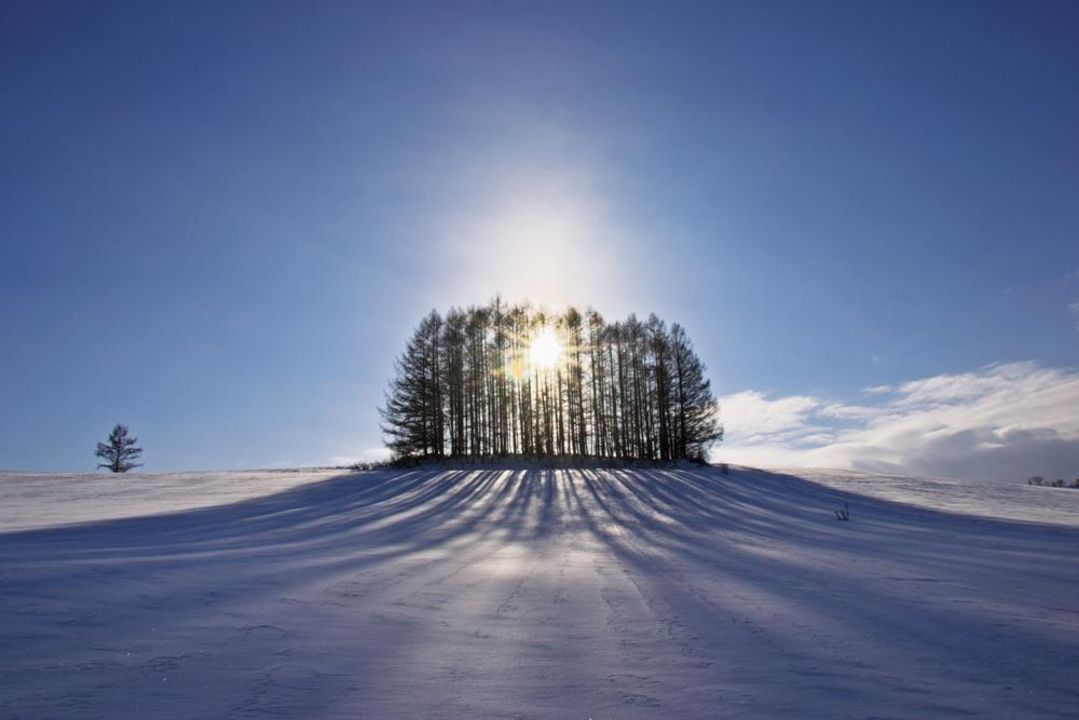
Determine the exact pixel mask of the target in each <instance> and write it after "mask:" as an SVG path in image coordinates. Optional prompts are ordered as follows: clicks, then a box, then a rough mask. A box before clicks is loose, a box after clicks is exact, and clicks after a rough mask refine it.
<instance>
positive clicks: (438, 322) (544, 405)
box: [380, 298, 723, 460]
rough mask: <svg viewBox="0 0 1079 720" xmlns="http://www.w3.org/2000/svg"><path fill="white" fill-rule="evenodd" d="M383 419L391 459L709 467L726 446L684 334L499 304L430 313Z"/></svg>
mask: <svg viewBox="0 0 1079 720" xmlns="http://www.w3.org/2000/svg"><path fill="white" fill-rule="evenodd" d="M395 371H396V374H395V377H394V378H393V379H392V380H391V382H390V386H389V389H388V391H387V393H386V401H385V404H384V406H383V407H382V408H381V409H380V412H381V415H382V420H383V423H382V429H383V432H384V434H385V437H386V442H387V445H388V446H389V448H390V450H391V451H392V453H393V455H394V457H395V458H396V459H416V458H427V459H432V458H433V459H442V458H447V457H450V458H465V457H471V458H481V457H498V456H547V457H555V456H575V457H582V458H583V457H597V458H617V459H652V460H678V459H682V458H688V459H693V460H704V459H706V457H707V451H708V447H709V446H710V445H711V444H712V443H714V442H716V441H718V440H721V439H722V437H723V429H722V427H721V426H720V425H719V423H718V408H717V406H716V402H715V398H714V397H713V394H712V391H711V386H710V383H709V381H708V379H707V378H706V377H705V366H704V364H703V363H702V362H701V360H700V359H699V358H698V357H697V354H696V353H695V352H694V350H693V345H692V344H691V343H690V340H689V338H688V336H687V335H686V332H685V330H684V329H683V328H682V327H681V326H680V325H677V324H673V325H671V326H670V327H668V326H667V324H666V323H665V322H664V321H662V320H660V319H659V318H658V317H656V316H655V315H651V316H650V317H649V318H648V320H646V321H643V322H642V321H640V320H638V319H637V318H636V317H635V316H633V315H630V316H629V317H628V318H627V319H626V320H624V321H621V322H614V323H608V322H606V321H605V320H604V319H603V317H602V316H601V315H600V314H599V313H598V312H595V311H594V310H591V309H589V310H587V311H586V312H585V313H583V314H582V313H581V312H579V311H578V310H577V309H576V308H572V307H571V308H568V309H567V310H566V311H565V312H562V313H560V314H553V313H549V312H547V311H545V310H543V309H538V308H535V307H533V306H531V305H528V304H518V305H507V304H506V303H504V302H503V301H502V300H501V299H500V298H495V299H494V300H492V301H491V302H490V303H488V304H487V305H485V306H481V307H470V308H468V309H467V310H466V309H459V308H452V309H450V310H449V312H447V313H446V314H445V316H442V315H440V314H439V313H438V312H437V311H431V313H430V314H429V315H427V317H425V318H423V320H422V321H421V322H420V324H419V326H418V327H417V328H416V330H415V332H414V333H413V335H412V337H411V339H410V340H409V341H408V344H407V346H406V348H405V350H404V352H403V353H402V354H401V356H400V357H399V358H398V359H397V361H396V363H395Z"/></svg>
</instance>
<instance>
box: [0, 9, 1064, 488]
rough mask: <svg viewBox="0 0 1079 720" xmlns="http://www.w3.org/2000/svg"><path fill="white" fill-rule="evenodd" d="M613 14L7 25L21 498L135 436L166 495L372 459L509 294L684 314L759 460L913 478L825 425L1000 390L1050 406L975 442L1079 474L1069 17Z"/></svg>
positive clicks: (845, 12) (1033, 12)
mask: <svg viewBox="0 0 1079 720" xmlns="http://www.w3.org/2000/svg"><path fill="white" fill-rule="evenodd" d="M584 5H585V4H583V3H565V4H559V3H542V4H539V3H431V4H422V3H396V2H395V3H392V4H391V3H386V4H376V3H366V4H360V3H322V4H312V3H298V2H297V3H249V4H245V3H239V2H236V3H164V2H162V3H150V2H138V3H127V4H124V3H119V4H110V3H93V4H91V3H74V2H72V3H41V2H27V3H19V2H8V3H4V4H3V6H2V7H0V83H2V91H3V97H4V102H3V103H2V104H0V158H2V160H3V162H0V243H2V245H0V248H2V258H0V259H2V262H0V302H2V305H3V308H4V310H3V313H2V314H0V336H2V337H3V339H4V349H3V352H2V353H0V390H2V403H0V423H2V425H0V430H2V431H0V467H5V468H18V469H41V470H44V469H71V470H75V469H83V468H89V467H92V466H93V464H94V458H93V457H92V448H93V445H94V443H95V442H96V441H97V440H99V439H101V438H103V437H104V436H105V435H106V434H107V432H108V430H109V428H110V427H111V425H112V424H113V423H114V422H117V421H122V422H125V423H127V424H129V425H130V426H131V427H132V429H133V430H134V431H135V433H136V434H137V435H139V436H140V437H141V438H142V440H143V444H144V446H145V447H146V469H147V470H167V469H181V468H191V469H197V468H233V467H265V466H272V465H276V464H298V463H302V464H309V463H324V462H329V461H331V460H332V459H334V458H346V457H361V456H364V455H365V454H368V453H369V452H370V451H371V449H373V448H377V447H379V445H380V444H381V443H380V436H379V432H378V427H377V415H376V412H375V407H376V405H377V404H378V403H379V402H380V400H381V396H382V390H383V388H384V386H385V383H386V380H387V378H388V377H389V375H390V373H391V369H392V359H393V357H394V356H395V355H396V354H397V353H398V352H399V351H400V349H401V348H402V347H403V344H404V341H405V339H406V338H407V336H408V334H409V333H410V331H411V329H412V328H413V326H414V324H415V323H416V321H417V320H418V319H419V318H420V316H421V315H422V314H424V313H425V312H426V311H427V310H429V309H430V308H432V307H438V308H440V309H444V308H446V307H448V306H449V305H452V304H469V303H476V302H482V301H484V300H486V299H487V298H489V297H490V296H491V295H493V294H494V293H496V292H501V293H502V294H503V295H504V296H505V297H507V298H508V299H511V300H515V299H520V298H524V297H526V296H527V297H529V298H531V299H533V300H536V301H540V302H545V303H547V304H548V305H550V306H553V307H560V306H562V305H564V304H565V303H567V302H574V303H579V304H582V305H585V304H592V305H594V306H595V307H596V308H597V309H599V310H600V311H602V312H603V313H604V314H606V315H608V316H612V317H614V316H622V315H625V314H626V313H628V312H631V311H635V312H637V313H639V314H647V313H648V312H651V311H655V312H657V313H658V314H660V315H661V316H663V317H665V318H667V319H669V320H675V321H679V322H681V323H683V324H684V325H685V326H686V327H687V329H688V330H689V332H690V335H691V337H692V338H693V339H694V341H695V342H696V344H697V346H698V350H699V351H700V354H701V355H702V357H703V359H704V360H705V361H706V362H707V364H708V366H709V368H710V373H711V377H712V380H713V384H714V387H715V389H716V390H717V393H718V394H719V395H721V396H723V397H724V400H725V401H727V400H728V399H732V400H730V402H727V403H726V404H729V405H730V411H729V412H728V413H726V414H725V420H726V422H727V425H728V428H729V432H730V442H729V443H728V447H727V450H726V451H729V453H730V457H732V458H734V459H738V458H741V457H744V458H746V459H747V460H753V461H755V462H765V463H767V462H779V461H790V462H795V463H797V462H802V461H808V460H812V459H813V458H809V457H807V456H806V453H805V451H807V450H808V451H814V452H816V451H819V450H820V449H821V448H824V449H825V450H829V449H830V451H829V452H825V453H824V457H825V459H826V460H827V461H828V462H830V463H833V464H859V463H860V464H861V465H862V466H866V467H869V466H871V465H872V466H873V467H880V468H886V467H892V466H894V467H897V468H911V467H914V466H913V465H912V460H911V459H912V458H913V457H914V456H915V455H918V454H919V453H922V452H923V451H925V449H926V447H925V446H924V444H922V445H919V444H918V443H914V444H913V445H901V446H900V445H896V444H895V443H893V444H887V443H885V441H884V440H881V439H880V438H881V437H884V435H887V433H884V434H878V435H874V436H873V439H872V440H870V441H865V442H863V443H862V445H861V446H859V449H858V453H847V454H845V455H844V454H842V453H839V454H837V453H838V451H837V450H836V449H835V448H836V447H837V446H843V447H846V446H847V445H849V444H850V442H851V438H850V436H849V435H844V434H843V433H844V432H851V429H850V428H849V427H840V428H838V429H837V427H836V425H835V422H836V421H838V420H840V419H841V420H842V421H843V422H855V423H861V424H860V425H858V427H857V428H855V430H856V431H858V432H862V431H866V430H867V428H868V430H872V429H874V428H876V429H880V426H879V423H883V422H893V423H894V422H896V420H895V417H896V414H897V413H900V414H902V408H903V407H907V408H908V410H909V406H910V402H907V401H910V397H911V396H910V392H913V391H912V390H911V389H910V388H911V387H912V386H909V385H908V384H909V383H916V382H920V381H926V380H931V379H933V378H938V379H941V378H942V379H941V380H938V381H937V383H936V384H931V385H930V386H931V387H934V388H940V387H951V386H950V385H948V383H949V382H951V381H955V382H959V383H961V384H962V382H964V381H963V379H964V378H973V379H974V380H973V381H972V382H973V385H969V387H976V388H980V390H979V391H978V392H983V391H985V384H984V383H983V382H982V381H986V382H990V381H992V382H996V383H998V385H999V392H1000V393H1004V395H1001V396H1000V397H1005V396H1006V394H1007V393H1008V392H1014V391H1015V388H1016V387H1025V386H1024V385H1023V383H1034V384H1035V385H1036V386H1037V388H1038V390H1037V392H1039V393H1045V394H1046V396H1045V402H1044V403H1042V404H1039V405H1037V406H1035V407H1032V408H1028V409H1027V410H1025V411H1024V412H1023V413H1020V414H1014V413H1013V414H1009V413H1010V412H1011V411H1010V410H1008V411H1002V412H1003V414H1000V413H998V414H997V415H992V413H989V415H991V416H992V417H991V418H990V419H986V417H988V416H986V417H983V416H978V417H976V418H972V417H965V418H964V419H962V420H958V419H954V420H949V421H947V423H951V424H950V425H949V424H947V423H946V425H947V427H950V428H952V429H953V430H954V431H955V433H956V434H961V433H968V432H973V433H974V434H975V436H977V437H982V436H981V435H978V433H983V434H984V433H986V432H988V433H990V435H987V436H985V437H990V436H992V437H998V436H999V437H1000V438H1004V439H1002V440H1001V443H1002V444H1003V445H1004V446H1006V448H1013V445H1009V443H1011V442H1012V441H1010V440H1007V438H1009V437H1013V436H1014V437H1015V438H1018V437H1020V436H1019V435H1014V433H1015V432H1019V431H1021V432H1022V433H1028V434H1029V433H1030V432H1033V433H1034V434H1035V435H1036V436H1037V437H1039V438H1041V441H1045V440H1049V441H1052V442H1055V443H1057V445H1059V447H1057V445H1054V448H1055V449H1054V450H1053V452H1052V457H1053V458H1058V459H1055V460H1053V462H1052V463H1049V464H1050V465H1051V466H1052V468H1054V469H1055V468H1057V467H1060V468H1061V470H1060V472H1065V471H1066V470H1065V469H1064V468H1067V467H1070V466H1071V465H1075V466H1077V467H1079V426H1077V423H1079V421H1075V420H1073V419H1070V418H1071V415H1074V413H1068V412H1063V411H1061V412H1056V411H1055V410H1054V411H1053V412H1046V410H1045V408H1046V407H1051V408H1065V407H1075V406H1076V405H1075V404H1074V403H1075V402H1077V401H1079V391H1077V390H1076V387H1077V383H1076V382H1075V380H1076V374H1075V373H1076V371H1075V367H1076V365H1077V364H1079V325H1077V323H1079V306H1075V303H1076V302H1079V202H1076V198H1077V197H1079V140H1077V139H1076V138H1077V135H1076V132H1075V128H1077V127H1079V82H1076V78H1079V42H1077V41H1076V30H1075V28H1076V27H1079V7H1077V6H1076V5H1075V4H1074V3H1070V2H1060V3H1051V2H1043V3H1026V4H1017V3H988V2H970V3H959V2H956V3H947V4H939V3H898V2H896V3H880V2H871V3H854V2H849V3H848V2H841V3H805V2H791V3H786V2H744V3H720V2H707V3H651V2H649V3H639V4H634V3H629V2H617V3H592V4H587V6H584ZM1001 368H1005V369H1004V370H1001ZM1016 373H1018V375H1017V374H1016ZM1045 373H1050V375H1046V374H1045ZM1054 373H1055V374H1054ZM956 378H958V380H956ZM987 378H988V379H989V380H986V379H987ZM1039 383H1040V384H1039ZM990 384H992V383H991V382H990ZM882 387H887V388H890V389H891V394H888V393H885V392H883V391H878V392H870V393H867V392H866V390H865V389H866V388H882ZM918 387H921V386H918ZM964 387H968V385H964ZM904 388H906V389H904ZM985 392H988V391H985ZM918 397H919V398H921V399H922V400H925V397H924V396H923V395H918ZM978 397H982V396H978ZM992 397H993V398H996V397H997V396H996V395H994V396H992ZM1039 397H1041V396H1039ZM799 398H801V399H806V398H808V399H810V400H811V401H812V402H813V403H816V405H811V406H806V405H805V404H804V403H802V405H801V406H799V405H798V403H799V400H798V399H799ZM957 398H959V399H957ZM792 399H793V400H792ZM905 399H906V400H905ZM904 402H907V405H906V406H904ZM933 402H936V403H937V404H938V405H939V404H940V403H941V402H949V403H953V404H956V405H957V406H959V407H960V408H970V407H973V406H975V405H977V403H976V402H974V401H972V400H971V398H969V397H967V396H964V395H963V394H962V393H959V395H956V394H955V393H952V394H951V395H948V396H947V397H946V398H943V399H942V398H937V399H936V400H933ZM776 403H778V404H776ZM792 403H793V405H792ZM998 404H999V405H1000V406H1001V407H1006V408H1007V407H1013V406H1014V403H1007V402H1001V403H998ZM792 407H802V408H806V407H808V408H809V409H805V410H804V411H799V412H795V413H794V414H793V415H791V414H790V413H789V412H788V411H789V410H790V409H791V408H792ZM828 407H832V408H874V409H875V412H877V413H878V414H877V415H872V412H871V411H869V410H866V411H865V412H863V413H862V414H861V415H859V416H858V417H857V418H854V415H858V411H856V410H849V411H848V410H844V411H836V412H839V414H843V413H844V412H846V413H847V415H846V416H844V417H843V418H838V419H837V418H836V417H832V416H828V417H829V418H830V421H829V422H825V423H823V426H824V429H825V430H826V432H823V433H820V432H817V430H820V429H821V426H822V421H823V418H824V416H823V415H821V413H822V412H823V410H822V409H823V408H828ZM934 407H935V406H934ZM994 407H997V405H994ZM834 414H835V413H833V415H834ZM934 417H935V416H934ZM777 418H778V419H777ZM881 418H886V420H882V419H881ZM1049 418H1055V419H1052V420H1050V419H1049ZM902 419H906V420H909V417H908V416H903V418H901V420H902ZM937 422H940V421H939V419H936V420H933V421H932V422H929V424H928V425H927V426H926V428H925V429H923V430H922V431H918V432H922V435H925V433H932V432H937V431H938V430H939V428H937V425H935V424H933V423H937ZM791 423H793V425H791ZM739 426H741V427H742V428H748V427H753V428H755V429H756V430H760V432H758V433H756V434H750V433H746V432H742V433H741V435H740V434H739V430H738V428H739ZM888 427H890V428H892V429H894V427H893V426H888ZM761 428H764V429H763V430H762V429H761ZM935 428H936V429H935ZM1017 428H1018V430H1017ZM792 429H793V430H792ZM792 432H794V434H793V435H792V434H791V433H792ZM799 433H800V434H799ZM829 433H831V434H830V435H829ZM992 433H997V435H992ZM1008 433H1012V435H1008ZM1038 433H1041V435H1038ZM1046 433H1049V435H1046ZM859 437H860V436H859ZM889 437H890V436H889ZM964 437H965V436H964ZM1022 437H1024V438H1025V437H1027V436H1026V435H1023V436H1022ZM807 438H809V439H808V440H807ZM1028 439H1029V438H1028ZM983 440H984V438H983ZM983 440H979V441H978V442H976V443H974V444H973V445H970V446H969V447H968V446H967V445H963V444H962V443H960V445H959V446H957V447H958V449H955V448H953V450H952V451H954V452H959V453H964V452H965V453H967V455H970V454H971V453H974V454H975V455H977V454H978V453H979V452H981V451H980V450H978V449H977V448H979V447H981V444H984V442H983ZM985 442H989V444H990V445H991V444H992V442H993V441H985ZM1015 442H1019V440H1015ZM1024 442H1025V441H1024ZM1039 442H1040V441H1039ZM882 443H883V444H882ZM979 443H981V444H979ZM949 447H951V445H949ZM964 447H966V448H967V449H965V450H964V449H963V448H964ZM747 448H748V450H751V452H748V451H747ZM874 448H876V450H874ZM972 448H973V449H972ZM1031 448H1034V449H1031ZM1013 449H1015V451H1016V452H1017V453H1019V456H1018V457H1020V458H1021V459H1022V460H1023V461H1022V462H1019V461H1016V462H1015V463H1014V464H1015V467H1017V468H1018V467H1026V466H1028V465H1031V466H1032V465H1037V464H1038V461H1039V460H1040V458H1041V457H1042V456H1045V457H1048V456H1049V455H1048V454H1046V451H1045V449H1044V447H1042V445H1036V446H1034V445H1031V446H1029V447H1028V445H1023V446H1022V447H1020V446H1019V445H1014V448H1013ZM747 452H748V454H746V453H747ZM740 453H741V454H740ZM874 453H876V454H874ZM818 455H820V453H818ZM979 457H981V456H979ZM867 458H868V459H867ZM953 459H954V458H953ZM1013 459H1014V458H1013ZM856 460H857V462H856ZM990 460H991V461H992V463H997V460H992V459H991V458H990V457H989V456H985V462H990ZM1028 460H1029V462H1028ZM882 463H883V464H882ZM1024 463H1025V464H1024ZM1069 463H1070V465H1069ZM968 464H969V463H968ZM960 466H961V467H960ZM956 467H960V469H958V470H956V469H955V468H956ZM981 467H984V463H983V464H982V465H979V464H978V463H977V462H974V463H973V464H972V465H970V468H973V469H970V468H968V467H967V465H963V464H962V463H960V464H959V465H955V464H953V465H949V464H947V463H943V464H940V465H939V467H938V466H936V465H928V466H925V467H923V466H917V467H916V469H918V470H919V471H924V472H942V473H948V472H952V473H960V474H961V473H968V474H969V473H975V474H976V473H977V472H979V468H981ZM1009 467H1010V466H1009ZM1038 469H1039V468H1037V467H1032V468H1031V473H1030V474H1034V472H1036V471H1037V470H1038ZM1052 471H1053V470H1046V471H1045V472H1047V473H1048V472H1052ZM1072 472H1073V474H1074V473H1075V472H1079V469H1077V470H1074V471H1072Z"/></svg>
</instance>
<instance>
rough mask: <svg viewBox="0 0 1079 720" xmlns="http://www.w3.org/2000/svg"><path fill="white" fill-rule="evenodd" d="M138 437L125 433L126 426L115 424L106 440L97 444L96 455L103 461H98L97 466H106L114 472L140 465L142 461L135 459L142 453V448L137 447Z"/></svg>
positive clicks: (124, 470)
mask: <svg viewBox="0 0 1079 720" xmlns="http://www.w3.org/2000/svg"><path fill="white" fill-rule="evenodd" d="M138 441H139V440H138V438H133V437H130V436H129V435H128V434H127V426H126V425H120V424H117V425H116V427H114V428H113V429H112V432H111V433H109V439H108V441H107V442H103V443H98V444H97V452H95V453H94V455H96V456H97V457H99V458H101V459H102V460H104V461H105V462H103V463H98V465H97V466H98V467H99V468H108V469H109V470H111V471H112V472H114V473H123V472H127V471H128V470H131V469H132V468H137V467H141V466H142V463H137V462H135V460H137V459H138V458H139V456H140V455H142V448H140V447H138V445H136V443H138Z"/></svg>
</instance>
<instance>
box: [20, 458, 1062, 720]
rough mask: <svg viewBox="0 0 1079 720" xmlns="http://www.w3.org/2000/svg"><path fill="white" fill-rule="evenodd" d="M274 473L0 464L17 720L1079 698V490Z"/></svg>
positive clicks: (502, 474) (969, 710) (970, 707)
mask: <svg viewBox="0 0 1079 720" xmlns="http://www.w3.org/2000/svg"><path fill="white" fill-rule="evenodd" d="M281 475H282V474H270V473H267V474H265V475H264V476H258V475H255V474H250V475H248V476H245V478H244V479H242V480H240V479H238V478H237V476H235V475H232V474H219V475H213V474H204V475H201V476H194V475H192V476H189V477H190V478H191V482H192V493H197V495H198V497H197V498H192V499H190V500H189V501H188V502H187V503H186V505H188V506H186V507H185V503H183V502H181V500H182V498H181V497H180V496H179V495H177V493H176V492H174V490H173V489H171V488H172V487H173V486H174V484H175V483H177V482H180V480H179V479H178V476H144V477H143V478H142V481H141V482H139V483H133V482H128V480H130V479H133V478H115V477H110V476H97V475H88V476H84V477H81V478H76V477H67V478H65V479H64V480H63V481H62V482H61V481H59V479H57V481H56V482H48V481H46V480H47V478H44V477H43V476H33V477H30V478H29V479H27V478H23V477H14V476H10V475H9V476H3V477H2V478H0V501H2V505H0V522H2V527H4V528H7V529H6V530H5V531H3V532H2V533H0V589H2V590H0V592H2V595H0V717H3V718H105V717H135V718H243V717H289V718H319V717H333V718H425V717H427V718H443V717H445V718H507V717H515V718H582V719H584V718H593V719H594V720H601V719H602V718H716V717H723V718H726V717H731V718H771V717H781V716H790V717H810V718H951V717H969V716H980V717H993V718H1009V717H1016V718H1041V717H1075V712H1076V708H1077V707H1079V683H1077V682H1076V678H1075V666H1076V660H1077V659H1079V556H1077V553H1076V548H1079V523H1077V521H1076V518H1075V516H1063V515H1062V516H1060V517H1056V518H1055V519H1056V520H1057V521H1058V522H1055V523H1051V522H1048V521H1047V520H1049V518H1048V516H1046V515H1045V514H1044V513H1040V511H1039V512H1038V513H1035V516H1033V517H1025V518H1024V519H1025V520H1036V521H1037V522H1026V521H1016V520H1002V519H994V518H989V517H985V516H982V515H969V514H967V515H965V514H959V513H952V512H942V511H939V510H932V509H927V508H922V507H916V506H915V505H916V504H918V503H914V504H897V503H893V502H890V501H887V500H883V499H879V498H872V497H867V496H865V495H856V494H853V493H852V492H850V491H849V490H839V489H836V488H834V487H826V486H825V485H822V484H820V483H814V482H810V481H807V480H805V479H802V478H799V477H796V476H794V475H791V474H783V473H773V472H764V471H753V470H741V469H738V470H734V471H733V472H732V473H731V474H730V475H728V476H723V475H720V474H719V473H718V472H717V471H715V470H713V469H707V468H700V469H698V468H683V469H678V470H670V471H667V470H633V471H615V470H595V471H591V470H573V471H563V470H537V469H515V470H465V469H458V470H443V471H439V470H416V471H392V472H391V471H384V472H372V473H359V474H355V475H351V476H337V477H329V478H324V479H322V480H319V479H318V478H316V477H306V478H301V477H299V476H298V477H294V478H292V480H294V481H295V482H296V484H295V485H294V486H292V487H288V488H284V489H283V488H279V487H275V486H274V483H276V482H281V481H282V478H281ZM814 477H816V478H817V479H819V480H822V481H824V480H826V478H824V477H821V476H820V475H814ZM83 481H85V482H86V483H87V484H86V485H85V486H82V487H78V485H79V483H80V482H83ZM158 481H160V483H161V487H157V486H156V483H157V482H158ZM114 482H115V483H119V485H112V484H111V483H114ZM843 482H846V481H843ZM260 483H262V484H261V485H260ZM869 484H871V483H868V482H865V481H863V482H862V485H863V486H868V485H869ZM910 485H911V488H914V489H913V490H912V489H910V488H908V489H907V490H905V491H904V493H906V494H905V495H904V498H905V499H904V502H907V503H910V500H911V497H910V496H913V495H916V494H917V490H916V489H917V486H918V484H917V483H916V482H912V483H911V484H910ZM162 487H163V488H170V489H168V490H164V491H163V490H162V489H161V488H162ZM117 488H122V490H117ZM259 488H261V490H262V492H264V493H268V494H262V495H258V494H257V492H258V490H259ZM972 488H975V489H972V490H971V491H970V492H969V493H968V495H971V496H973V495H976V486H972ZM1057 492H1058V493H1059V494H1060V496H1061V497H1063V496H1064V495H1066V494H1067V492H1068V491H1061V490H1058V491H1057ZM960 494H961V493H960ZM844 501H846V502H849V503H850V506H851V521H850V522H839V521H837V520H835V519H834V517H833V515H832V509H833V508H835V507H838V506H839V505H840V504H841V503H842V502H844ZM1064 502H1070V500H1067V501H1064ZM208 503H217V504H215V505H213V506H204V507H196V506H194V505H207V504H208ZM922 504H924V503H922ZM972 508H973V506H972V505H969V504H968V507H965V508H964V511H965V512H970V511H971V509H972ZM147 513H166V514H154V515H148V516H145V514H147ZM121 514H123V515H130V514H137V515H139V516H135V517H117V515H121ZM95 515H96V517H95ZM33 517H38V518H40V524H41V525H43V526H49V527H37V528H28V527H27V523H28V518H33ZM64 517H67V518H68V519H69V520H77V521H79V522H78V524H70V525H59V526H58V525H56V523H57V521H58V519H59V518H64ZM1054 517H1055V516H1054Z"/></svg>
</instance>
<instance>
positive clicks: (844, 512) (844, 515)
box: [832, 503, 850, 520]
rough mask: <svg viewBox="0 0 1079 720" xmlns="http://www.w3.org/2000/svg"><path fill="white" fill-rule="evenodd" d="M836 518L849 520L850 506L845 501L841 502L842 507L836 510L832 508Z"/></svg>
mask: <svg viewBox="0 0 1079 720" xmlns="http://www.w3.org/2000/svg"><path fill="white" fill-rule="evenodd" d="M832 512H833V513H835V519H836V520H850V506H849V505H847V503H843V507H841V508H839V509H838V510H833V511H832Z"/></svg>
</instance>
